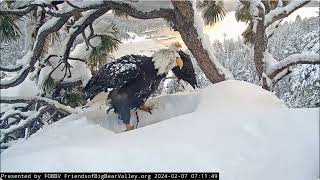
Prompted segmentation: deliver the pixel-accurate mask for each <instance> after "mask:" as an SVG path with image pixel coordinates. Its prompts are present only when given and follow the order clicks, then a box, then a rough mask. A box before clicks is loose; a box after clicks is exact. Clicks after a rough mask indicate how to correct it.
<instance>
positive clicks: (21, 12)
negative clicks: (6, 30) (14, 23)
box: [0, 6, 36, 16]
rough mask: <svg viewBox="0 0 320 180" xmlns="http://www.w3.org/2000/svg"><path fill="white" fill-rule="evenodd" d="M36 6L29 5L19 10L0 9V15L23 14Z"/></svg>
mask: <svg viewBox="0 0 320 180" xmlns="http://www.w3.org/2000/svg"><path fill="white" fill-rule="evenodd" d="M35 9H36V6H29V7H26V8H23V9H20V10H1V11H0V15H15V16H25V15H26V14H28V13H30V12H31V11H33V10H35Z"/></svg>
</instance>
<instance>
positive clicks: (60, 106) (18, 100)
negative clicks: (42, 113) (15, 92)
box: [0, 96, 80, 114]
mask: <svg viewBox="0 0 320 180" xmlns="http://www.w3.org/2000/svg"><path fill="white" fill-rule="evenodd" d="M31 101H39V102H43V103H45V104H47V105H51V106H54V107H55V108H57V109H59V110H61V111H63V112H65V113H66V114H71V113H78V112H80V111H77V110H76V109H74V108H72V107H70V106H66V105H63V104H61V103H59V102H58V101H55V100H52V99H49V98H45V97H39V96H33V97H7V96H5V97H1V99H0V103H7V104H12V103H30V102H31Z"/></svg>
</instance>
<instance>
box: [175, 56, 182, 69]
mask: <svg viewBox="0 0 320 180" xmlns="http://www.w3.org/2000/svg"><path fill="white" fill-rule="evenodd" d="M176 64H177V66H179V68H180V69H181V68H182V67H183V61H182V59H181V58H179V57H177V58H176Z"/></svg>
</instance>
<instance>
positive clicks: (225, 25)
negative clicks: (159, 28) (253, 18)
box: [205, 7, 319, 42]
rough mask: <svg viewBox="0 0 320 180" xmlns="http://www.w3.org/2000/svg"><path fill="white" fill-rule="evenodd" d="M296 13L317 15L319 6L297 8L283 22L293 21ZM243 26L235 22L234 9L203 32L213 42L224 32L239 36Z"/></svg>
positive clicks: (310, 15)
mask: <svg viewBox="0 0 320 180" xmlns="http://www.w3.org/2000/svg"><path fill="white" fill-rule="evenodd" d="M297 15H300V16H301V18H302V19H303V18H305V17H312V16H319V7H305V8H301V9H298V10H297V11H295V12H294V13H292V14H291V15H290V16H289V17H287V18H285V20H284V21H283V22H285V21H294V20H295V19H296V16H297ZM245 28H246V24H245V23H242V22H237V21H236V18H235V15H234V11H231V12H229V13H228V15H227V16H226V17H225V19H224V20H223V21H221V22H218V23H216V24H215V25H214V26H213V27H206V28H205V33H207V34H208V35H209V36H210V40H211V42H213V40H215V39H218V40H220V41H223V39H224V36H223V35H224V33H225V34H226V36H227V38H237V37H239V36H241V33H242V32H243V31H244V30H245Z"/></svg>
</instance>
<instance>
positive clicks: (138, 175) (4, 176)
mask: <svg viewBox="0 0 320 180" xmlns="http://www.w3.org/2000/svg"><path fill="white" fill-rule="evenodd" d="M5 179H38V180H40V179H100V180H104V179H214V180H219V173H217V172H213V173H198V172H196V173H189V172H188V173H180V172H179V173H162V172H160V173H1V174H0V180H5Z"/></svg>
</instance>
